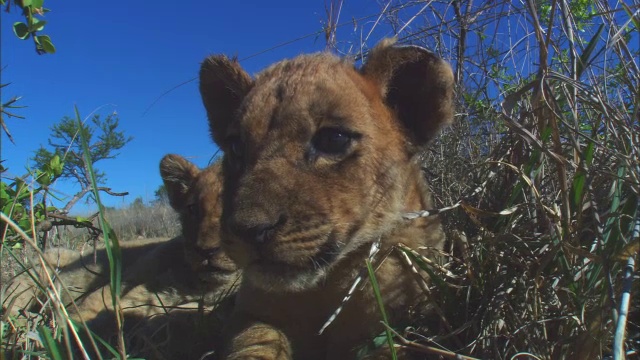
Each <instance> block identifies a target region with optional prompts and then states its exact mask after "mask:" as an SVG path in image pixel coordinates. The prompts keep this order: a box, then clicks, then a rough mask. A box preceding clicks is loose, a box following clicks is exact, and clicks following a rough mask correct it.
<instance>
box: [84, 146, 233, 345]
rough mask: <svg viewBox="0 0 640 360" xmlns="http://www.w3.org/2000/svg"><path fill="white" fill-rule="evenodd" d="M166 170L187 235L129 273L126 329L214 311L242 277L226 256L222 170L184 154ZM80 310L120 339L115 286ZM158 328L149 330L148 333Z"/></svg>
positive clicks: (169, 160) (165, 164)
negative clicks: (222, 246) (165, 318)
mask: <svg viewBox="0 0 640 360" xmlns="http://www.w3.org/2000/svg"><path fill="white" fill-rule="evenodd" d="M160 171H161V175H162V178H163V181H164V183H165V186H166V187H167V190H168V194H169V199H170V203H171V205H172V207H173V208H174V209H175V210H176V211H177V212H178V213H179V215H180V222H181V225H182V236H180V237H177V238H175V239H172V240H170V241H168V242H166V243H165V244H163V245H162V246H158V247H157V248H155V249H153V251H151V252H150V253H149V254H147V255H146V256H145V257H144V258H143V259H141V260H140V261H139V262H137V263H136V264H134V265H133V266H131V268H130V269H128V271H127V272H126V273H124V275H123V280H122V282H123V287H122V295H121V301H120V303H121V305H122V308H123V312H124V316H125V326H126V329H133V328H134V327H139V326H140V323H141V322H148V323H149V324H154V323H152V322H149V320H150V319H151V318H152V317H154V316H157V315H165V314H172V312H176V313H179V312H182V313H183V314H189V313H191V314H194V313H200V314H202V311H204V310H211V309H212V308H213V307H214V306H216V305H217V304H218V303H219V302H220V301H221V300H222V299H223V298H224V297H225V296H226V295H229V294H230V293H231V292H232V290H233V289H232V287H233V285H234V284H235V283H236V282H238V277H239V276H240V273H239V272H238V271H237V268H236V266H235V264H234V263H233V262H232V261H231V260H230V259H229V258H228V257H227V256H226V255H225V254H224V253H223V252H222V251H220V232H219V218H220V212H221V205H222V204H221V202H220V201H218V199H219V197H220V191H221V185H222V184H221V181H220V177H221V173H220V171H221V169H220V165H219V164H214V165H212V166H211V167H209V168H207V169H205V170H203V171H200V170H199V169H198V168H197V167H195V165H193V164H192V163H190V162H189V161H187V160H186V159H184V158H182V157H180V156H178V155H167V156H165V157H164V158H163V159H162V161H161V165H160ZM79 309H80V313H79V315H77V314H76V315H75V317H76V318H80V317H81V318H83V319H84V320H85V321H87V320H91V321H90V322H89V326H90V327H91V328H92V329H94V331H98V332H99V333H100V334H102V335H111V336H112V335H113V334H114V333H113V330H115V329H114V325H115V317H114V314H113V306H112V300H111V292H110V287H109V286H105V287H103V288H101V289H99V290H97V291H95V292H94V293H92V294H90V295H89V296H88V297H87V298H86V299H84V300H83V301H82V303H81V304H80V306H79ZM154 321H155V324H157V323H159V321H158V319H155V320H154ZM155 326H156V325H153V326H151V329H148V328H149V327H150V326H147V333H151V332H153V331H154V329H155ZM109 329H111V330H109ZM147 335H148V334H147Z"/></svg>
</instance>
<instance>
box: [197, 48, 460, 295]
mask: <svg viewBox="0 0 640 360" xmlns="http://www.w3.org/2000/svg"><path fill="white" fill-rule="evenodd" d="M389 49H394V48H392V47H389V46H386V47H384V48H383V49H382V50H380V51H387V53H385V54H383V55H384V56H382V59H381V60H380V61H383V62H389V61H391V60H390V59H389V57H390V53H389ZM372 56H374V55H372ZM421 57H422V58H423V59H422V60H423V61H424V59H425V58H426V62H427V65H425V66H426V67H427V68H428V71H425V70H423V69H420V70H418V71H415V74H414V75H415V76H421V75H422V77H423V78H426V80H427V82H429V86H430V87H429V88H428V89H427V93H428V94H427V95H431V96H432V97H434V98H438V99H442V98H445V99H448V98H449V97H450V96H451V94H450V86H451V84H450V83H449V82H448V78H447V81H445V82H444V84H441V83H439V82H438V81H434V80H433V79H432V78H433V74H432V72H433V71H436V72H443V73H444V74H445V77H446V76H447V75H450V70H449V68H448V66H446V64H444V63H443V62H441V61H440V60H439V59H437V58H435V56H433V55H432V54H430V53H426V52H424V51H417V50H413V48H412V50H410V51H409V53H406V52H405V53H403V54H402V56H401V59H397V62H398V63H402V62H403V61H404V62H406V61H408V62H409V63H410V64H414V63H415V62H416V61H420V60H421V59H420V58H421ZM407 59H408V60H407ZM382 65H384V64H382ZM382 65H379V64H376V67H373V66H371V67H366V65H365V68H363V69H362V70H361V71H357V70H355V69H354V68H353V66H352V65H351V64H349V63H347V62H344V61H342V60H340V59H338V58H336V57H334V56H332V55H329V54H316V55H310V56H301V57H298V58H295V59H293V60H289V61H283V62H280V63H278V64H275V65H273V66H272V67H270V68H268V69H267V70H265V71H264V72H262V73H261V74H259V75H258V76H257V78H256V79H255V81H254V80H252V79H251V78H250V77H249V76H248V75H246V73H244V72H243V71H242V70H241V69H240V68H239V66H238V64H237V63H234V62H231V61H229V60H228V59H226V58H225V57H211V58H209V59H207V60H205V63H204V64H203V66H202V70H201V75H200V80H201V83H200V87H201V92H202V96H203V99H204V103H205V106H206V108H207V111H208V115H209V119H210V124H211V129H212V134H213V136H214V139H215V140H216V141H217V142H218V144H219V145H220V146H221V147H222V148H223V149H224V150H225V158H224V172H225V185H224V187H225V191H224V197H223V199H224V200H223V202H224V206H223V213H222V225H223V227H222V230H223V239H224V246H225V249H226V251H227V253H228V254H229V256H231V257H232V258H233V259H234V260H235V261H236V262H237V263H238V264H239V266H240V267H241V268H243V269H244V274H245V277H246V278H247V279H248V280H249V281H251V282H253V283H254V284H255V285H257V286H261V287H264V288H267V289H289V290H294V291H295V290H300V289H305V288H308V287H311V286H314V284H316V283H317V282H318V281H319V280H320V279H322V278H323V276H324V275H325V274H326V272H327V271H330V269H331V268H332V267H334V266H337V264H339V263H340V261H341V260H342V259H344V258H345V257H347V255H348V254H350V253H352V252H353V251H356V250H359V249H361V248H363V247H365V246H368V245H369V244H370V243H371V242H372V241H374V240H376V239H377V238H378V237H380V236H382V235H383V234H385V233H387V232H389V230H390V229H391V228H393V227H394V226H396V225H397V223H398V221H400V217H401V214H402V213H403V210H404V208H405V206H406V203H407V201H406V200H407V199H406V196H405V195H406V193H407V191H406V188H407V186H408V185H409V183H410V182H412V181H413V180H414V179H412V178H410V177H411V176H413V174H415V172H414V171H412V170H413V169H414V166H415V164H414V163H412V156H413V154H414V150H415V149H414V146H415V145H419V144H420V142H423V141H426V139H428V138H429V137H431V136H433V133H434V132H435V131H437V129H438V128H439V127H440V125H441V124H442V123H443V122H446V121H448V120H449V119H448V118H447V119H444V120H438V119H440V118H444V117H446V116H443V115H442V114H440V113H439V111H440V110H439V108H434V104H435V103H436V101H434V99H427V100H424V99H421V98H419V96H420V95H425V93H424V91H425V89H424V86H423V84H422V82H420V81H419V82H418V83H419V84H420V85H419V86H418V87H419V88H421V89H420V90H422V93H420V94H419V96H418V97H416V94H411V93H406V94H405V93H403V92H398V91H397V89H396V87H397V86H407V85H406V84H405V83H409V84H411V83H412V82H415V81H413V79H412V77H411V76H410V75H409V74H406V75H404V77H402V79H400V83H397V84H391V83H390V82H389V78H390V77H391V75H395V76H397V74H393V72H394V71H391V75H389V74H388V72H389V69H386V68H380V66H382ZM387 65H388V64H387ZM388 66H391V65H388ZM429 66H430V67H429ZM409 68H411V66H409ZM443 69H444V71H443ZM403 70H406V69H403ZM367 71H369V72H371V73H372V74H367ZM425 74H426V75H425ZM420 80H422V81H424V80H425V79H420ZM387 87H389V88H387ZM434 89H435V90H434ZM389 96H395V97H396V98H401V99H400V100H398V99H395V100H394V101H395V102H396V103H397V104H396V105H393V104H389V101H388V98H389ZM422 100H424V101H422ZM420 101H422V102H423V103H420V104H419V106H418V107H424V106H425V105H424V103H430V104H431V106H430V109H429V110H430V112H431V114H430V115H429V116H427V118H426V120H425V119H421V120H423V121H427V122H428V121H429V118H432V119H433V118H436V120H433V121H432V123H430V124H429V125H428V126H424V125H422V128H421V127H420V125H415V124H411V123H410V122H411V121H413V118H415V117H416V115H415V114H405V115H402V114H400V112H401V109H399V108H398V106H400V104H403V106H404V103H406V102H409V103H412V102H420ZM390 105H393V106H390ZM438 106H439V105H438ZM446 112H450V110H449V109H446ZM399 116H405V117H406V118H410V119H409V120H407V123H403V122H402V121H400V120H399ZM414 128H415V129H420V130H424V129H427V130H426V131H425V133H424V134H420V135H418V136H410V135H408V132H409V131H412V130H414ZM426 132H428V133H426Z"/></svg>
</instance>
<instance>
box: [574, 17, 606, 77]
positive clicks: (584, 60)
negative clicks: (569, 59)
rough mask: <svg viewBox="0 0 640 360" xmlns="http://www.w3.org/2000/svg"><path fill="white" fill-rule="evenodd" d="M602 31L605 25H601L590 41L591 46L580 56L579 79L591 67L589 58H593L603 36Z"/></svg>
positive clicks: (577, 71)
mask: <svg viewBox="0 0 640 360" xmlns="http://www.w3.org/2000/svg"><path fill="white" fill-rule="evenodd" d="M602 30H604V24H601V25H600V27H599V28H598V30H597V31H596V34H595V35H593V37H592V38H591V40H590V41H589V44H588V45H587V47H586V48H585V49H584V51H583V52H582V55H580V61H578V68H577V69H576V73H577V75H578V77H580V75H582V72H583V71H584V70H585V69H586V68H587V67H588V66H589V58H590V57H591V54H592V53H593V50H594V49H595V48H596V44H597V43H598V40H599V39H600V34H602Z"/></svg>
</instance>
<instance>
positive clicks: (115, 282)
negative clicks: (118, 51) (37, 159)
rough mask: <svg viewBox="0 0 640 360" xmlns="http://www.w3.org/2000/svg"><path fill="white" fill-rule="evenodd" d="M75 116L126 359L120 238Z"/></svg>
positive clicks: (121, 352)
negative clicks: (109, 218) (107, 215)
mask: <svg viewBox="0 0 640 360" xmlns="http://www.w3.org/2000/svg"><path fill="white" fill-rule="evenodd" d="M75 115H76V121H77V122H78V129H79V133H80V136H79V137H80V141H81V144H82V150H83V151H82V152H83V156H84V162H85V164H86V167H87V172H88V173H89V176H90V179H91V188H92V193H93V196H94V199H95V202H96V205H97V206H98V214H99V215H98V217H99V222H100V227H101V229H102V234H103V236H104V244H105V251H106V253H107V258H108V259H109V273H110V286H111V301H112V304H113V308H114V310H115V313H116V322H117V327H118V335H119V339H118V340H119V350H120V357H121V358H123V359H124V358H125V354H126V352H125V349H124V346H125V344H124V333H123V321H124V319H123V317H122V309H121V307H120V295H121V285H122V284H121V281H122V252H121V249H120V243H119V241H118V237H117V236H116V234H115V232H114V231H113V228H111V226H110V225H109V223H108V222H107V221H106V219H105V217H104V207H103V206H102V202H101V201H100V191H99V190H98V181H97V180H96V174H95V172H94V171H93V162H92V160H91V151H90V148H89V141H88V139H87V132H86V131H84V129H85V128H84V124H83V123H82V119H81V117H80V112H79V111H78V107H77V106H76V107H75Z"/></svg>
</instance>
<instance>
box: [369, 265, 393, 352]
mask: <svg viewBox="0 0 640 360" xmlns="http://www.w3.org/2000/svg"><path fill="white" fill-rule="evenodd" d="M366 263H367V273H368V274H369V281H370V282H371V287H372V288H373V293H374V294H375V297H376V302H377V303H378V307H380V314H381V315H382V320H383V321H384V323H385V324H386V326H385V327H384V328H385V333H386V335H387V343H388V344H389V350H390V351H391V358H392V359H393V360H397V359H398V355H397V354H396V348H395V344H394V342H393V334H392V333H391V330H389V327H388V325H389V320H388V318H387V312H386V311H385V310H384V303H383V302H382V295H381V294H380V286H379V285H378V280H377V279H376V274H375V272H374V270H373V267H372V266H371V261H369V260H368V259H367V260H366Z"/></svg>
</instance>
